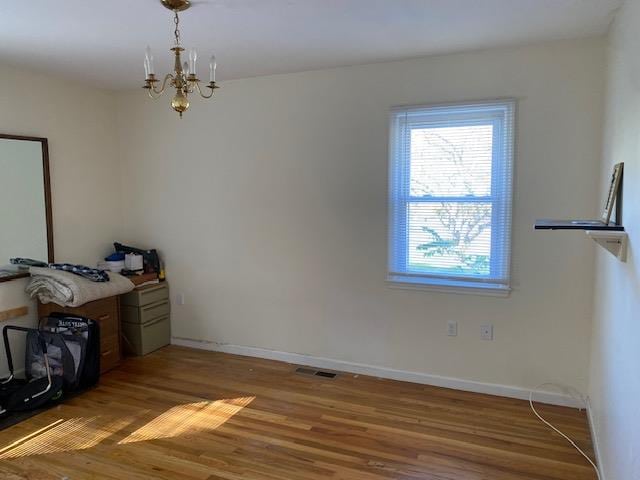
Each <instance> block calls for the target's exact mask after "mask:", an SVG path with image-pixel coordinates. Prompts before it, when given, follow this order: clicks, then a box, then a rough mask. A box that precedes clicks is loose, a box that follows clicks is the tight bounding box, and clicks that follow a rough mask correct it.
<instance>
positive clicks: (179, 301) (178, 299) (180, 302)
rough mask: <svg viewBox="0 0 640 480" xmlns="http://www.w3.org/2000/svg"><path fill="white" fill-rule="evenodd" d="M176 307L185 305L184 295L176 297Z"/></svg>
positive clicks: (180, 294)
mask: <svg viewBox="0 0 640 480" xmlns="http://www.w3.org/2000/svg"><path fill="white" fill-rule="evenodd" d="M176 305H184V293H179V294H177V295H176Z"/></svg>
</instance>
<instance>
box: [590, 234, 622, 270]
mask: <svg viewBox="0 0 640 480" xmlns="http://www.w3.org/2000/svg"><path fill="white" fill-rule="evenodd" d="M585 233H586V234H587V237H589V238H591V239H593V240H594V241H595V242H596V243H597V244H598V245H600V246H602V247H604V248H605V249H607V250H608V251H609V252H610V253H611V254H612V255H613V256H614V257H617V258H618V259H619V260H620V261H621V262H626V261H627V243H628V238H629V236H628V235H627V234H626V233H625V232H624V231H622V232H620V231H601V230H586V231H585Z"/></svg>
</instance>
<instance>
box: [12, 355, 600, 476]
mask: <svg viewBox="0 0 640 480" xmlns="http://www.w3.org/2000/svg"><path fill="white" fill-rule="evenodd" d="M540 411H541V412H542V413H543V414H544V415H546V416H548V418H549V419H550V420H552V421H553V422H555V423H556V424H557V425H558V426H560V428H561V429H562V430H564V431H565V432H566V433H568V434H569V435H570V436H572V437H573V438H574V439H576V440H577V442H578V444H579V445H580V446H582V447H584V448H585V450H586V451H587V452H588V453H589V454H591V455H593V452H592V448H591V441H590V438H589V430H588V426H587V421H586V418H585V415H584V413H582V412H579V411H577V410H574V409H569V408H562V407H555V406H547V405H544V406H541V407H540ZM64 477H68V479H69V480H80V479H114V480H115V479H117V480H122V479H127V480H129V479H131V480H140V479H187V480H189V479H194V480H214V479H230V480H247V479H256V480H257V479H260V480H276V479H279V480H302V479H312V480H313V479H345V480H346V479H348V480H385V479H407V480H408V479H425V480H480V479H486V480H516V479H517V480H551V479H557V480H560V479H561V480H578V479H579V480H593V479H595V478H596V477H595V475H594V473H593V471H592V469H591V467H590V466H589V465H588V463H587V462H586V461H585V460H584V459H583V458H582V457H581V456H579V454H578V453H576V452H575V451H574V450H573V449H572V448H571V447H570V446H569V445H567V444H566V443H565V441H564V440H563V439H562V438H560V437H559V436H558V435H556V434H555V433H553V432H551V431H549V430H548V429H547V428H545V427H544V426H543V425H542V424H541V423H540V422H539V421H538V420H537V419H536V418H534V417H533V415H532V414H531V413H530V411H529V407H528V403H527V402H525V401H521V400H513V399H506V398H501V397H493V396H489V395H481V394H474V393H467V392H459V391H454V390H448V389H443V388H436V387H429V386H424V385H416V384H410V383H404V382H397V381H392V380H381V379H377V378H372V377H366V376H354V375H352V374H341V375H339V376H338V377H337V378H335V379H326V378H321V377H313V376H305V375H301V374H298V373H295V372H294V367H293V366H292V365H289V364H286V363H281V362H274V361H269V360H259V359H253V358H247V357H240V356H234V355H228V354H222V353H214V352H205V351H199V350H192V349H187V348H181V347H174V346H171V347H166V348H164V349H162V350H159V351H157V352H155V353H153V354H151V355H148V356H146V357H142V358H132V359H128V360H126V361H125V362H124V363H123V365H122V366H121V367H119V368H118V369H116V370H114V371H112V372H110V373H108V374H106V375H104V376H103V377H102V379H101V381H100V385H99V386H98V387H97V388H95V389H93V390H91V391H90V392H87V393H85V394H83V395H80V396H79V397H76V398H74V399H72V400H69V401H68V402H67V403H64V404H62V405H59V406H57V407H55V408H53V409H51V410H49V411H47V412H44V413H42V414H40V415H38V416H36V417H33V418H31V419H29V420H27V421H25V422H23V423H21V424H19V425H15V426H13V427H11V428H9V429H6V430H4V431H1V432H0V478H1V479H6V480H17V479H30V480H36V479H37V480H48V479H61V478H64Z"/></svg>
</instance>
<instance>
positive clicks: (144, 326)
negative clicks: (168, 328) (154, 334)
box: [142, 317, 167, 328]
mask: <svg viewBox="0 0 640 480" xmlns="http://www.w3.org/2000/svg"><path fill="white" fill-rule="evenodd" d="M166 319H167V318H166V317H163V318H159V319H157V320H154V321H153V322H149V323H145V324H143V325H142V328H148V327H153V326H154V325H156V324H158V323H160V322H164V321H165V320H166Z"/></svg>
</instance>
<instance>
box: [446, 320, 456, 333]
mask: <svg viewBox="0 0 640 480" xmlns="http://www.w3.org/2000/svg"><path fill="white" fill-rule="evenodd" d="M447 335H448V336H450V337H456V336H458V322H455V321H453V320H451V321H449V322H447Z"/></svg>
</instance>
